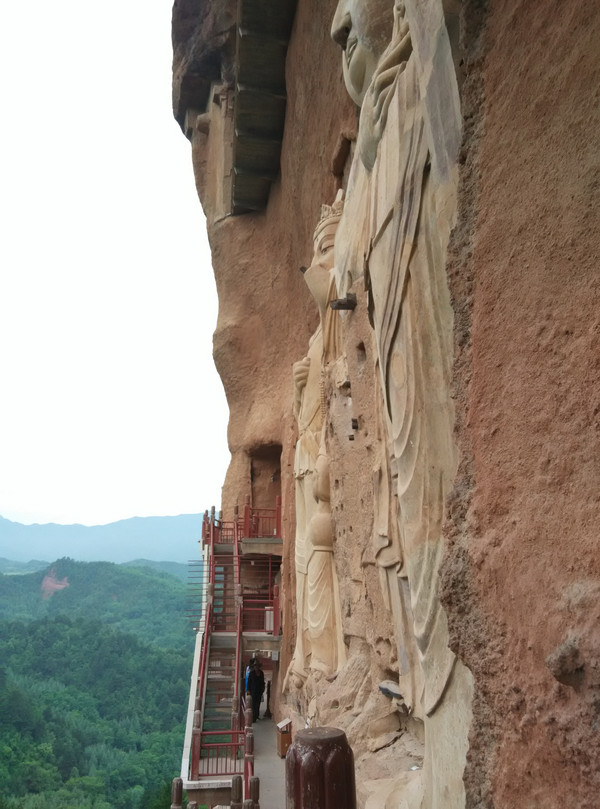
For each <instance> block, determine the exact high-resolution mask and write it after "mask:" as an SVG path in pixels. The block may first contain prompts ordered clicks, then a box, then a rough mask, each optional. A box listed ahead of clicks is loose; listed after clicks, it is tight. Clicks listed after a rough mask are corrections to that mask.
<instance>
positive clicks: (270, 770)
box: [252, 719, 285, 809]
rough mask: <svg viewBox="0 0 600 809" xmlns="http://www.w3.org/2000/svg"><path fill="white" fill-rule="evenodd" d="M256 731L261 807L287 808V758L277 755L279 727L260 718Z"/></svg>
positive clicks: (255, 744) (256, 773) (256, 770)
mask: <svg viewBox="0 0 600 809" xmlns="http://www.w3.org/2000/svg"><path fill="white" fill-rule="evenodd" d="M252 730H253V731H254V774H255V775H258V777H259V778H260V809H285V759H284V758H279V756H278V755H277V727H276V725H275V722H273V720H272V719H259V721H258V722H255V723H254V724H253V725H252Z"/></svg>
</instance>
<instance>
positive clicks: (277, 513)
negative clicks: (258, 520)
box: [275, 494, 281, 539]
mask: <svg viewBox="0 0 600 809" xmlns="http://www.w3.org/2000/svg"><path fill="white" fill-rule="evenodd" d="M275 531H276V534H275V536H276V537H277V538H278V539H281V495H280V494H278V495H277V497H276V498H275Z"/></svg>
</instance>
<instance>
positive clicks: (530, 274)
mask: <svg viewBox="0 0 600 809" xmlns="http://www.w3.org/2000/svg"><path fill="white" fill-rule="evenodd" d="M475 5H476V4H472V7H473V10H472V13H471V8H470V7H469V6H467V8H466V9H465V12H466V15H467V19H466V22H467V26H466V36H465V40H466V47H467V58H468V60H469V64H470V70H469V79H468V82H467V85H466V86H465V87H464V101H463V112H464V114H465V116H466V126H465V142H464V146H463V152H464V158H465V163H464V166H463V185H462V205H461V207H460V209H459V210H460V217H459V229H457V231H456V233H455V254H454V257H453V260H452V262H451V266H450V276H451V278H452V290H453V293H454V307H455V310H456V311H457V312H458V313H459V317H457V326H458V328H457V330H456V338H457V339H456V356H457V361H456V363H455V385H456V388H455V390H456V395H457V400H458V402H459V405H460V407H459V416H458V424H457V427H458V430H457V435H458V441H459V445H460V449H461V453H462V458H463V461H462V467H461V472H460V474H459V478H458V482H457V485H456V488H455V496H454V500H453V502H452V504H451V520H450V526H449V528H450V534H451V536H452V538H453V544H452V547H451V551H450V554H449V556H448V559H447V563H446V568H445V587H446V599H447V604H448V610H449V614H450V619H451V624H452V627H453V629H454V642H455V644H456V646H457V648H458V650H459V653H460V654H461V656H462V657H463V659H464V660H465V661H466V663H467V665H469V666H470V667H471V668H472V670H473V673H474V675H475V683H476V689H475V712H474V720H473V727H472V731H471V753H470V763H469V766H468V768H467V780H468V783H469V785H470V792H469V794H470V799H471V805H473V806H490V807H491V806H496V807H499V806H502V807H516V806H518V805H523V800H522V797H523V795H525V796H526V799H525V805H527V806H536V807H537V806H552V807H555V806H556V807H558V806H563V805H573V806H575V805H576V806H579V807H584V806H585V807H588V806H589V807H591V806H595V805H596V804H597V801H598V798H597V796H598V789H599V784H598V771H597V768H596V767H595V766H594V765H593V764H592V762H593V761H595V760H597V757H598V753H599V750H598V733H597V731H596V727H597V717H598V713H597V712H598V693H599V692H598V685H599V683H598V626H599V624H598V600H597V595H596V594H597V591H598V586H599V583H600V579H599V573H600V570H599V563H598V554H597V525H598V517H599V502H598V482H599V479H598V477H599V473H600V465H599V463H598V458H599V457H600V456H599V450H600V445H599V431H598V428H599V421H598V407H597V403H598V391H599V382H600V376H599V370H600V369H599V366H598V357H599V353H598V346H599V344H598V339H599V337H598V302H599V291H600V290H599V277H598V257H599V255H600V249H599V247H600V243H599V237H598V229H597V227H595V226H594V225H593V224H592V221H593V219H594V218H595V216H596V214H595V211H596V209H597V206H598V193H599V192H598V146H599V132H600V129H599V123H600V120H599V117H600V113H599V109H600V108H599V105H598V86H599V84H598V80H599V78H600V59H599V57H598V50H597V47H596V44H595V43H596V42H597V37H598V33H599V32H600V12H599V10H598V7H597V4H594V3H566V4H563V3H561V4H558V3H553V2H544V3H541V4H538V3H536V4H535V6H532V5H531V4H528V3H524V2H518V0H512V1H508V2H493V3H489V4H488V7H487V11H486V12H485V13H482V12H481V11H478V10H477V9H476V8H475ZM519 794H520V796H521V797H519Z"/></svg>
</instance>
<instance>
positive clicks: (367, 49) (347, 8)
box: [331, 0, 394, 107]
mask: <svg viewBox="0 0 600 809" xmlns="http://www.w3.org/2000/svg"><path fill="white" fill-rule="evenodd" d="M393 7H394V3H393V0H339V2H338V5H337V9H336V11H335V16H334V18H333V23H332V25H331V38H332V39H333V41H334V42H336V43H337V44H338V45H339V46H340V47H341V48H342V50H343V51H344V55H343V61H342V67H343V71H344V82H345V84H346V89H347V90H348V93H349V95H350V97H351V98H352V100H353V101H354V103H355V104H357V105H358V106H359V107H360V106H362V103H363V99H364V97H365V93H366V91H367V88H368V87H369V84H370V83H371V79H372V77H373V74H374V72H375V68H376V66H377V62H378V61H379V59H380V58H381V56H382V54H383V52H384V50H385V49H386V47H387V46H388V44H389V42H390V40H391V38H392V27H393V21H394V19H393Z"/></svg>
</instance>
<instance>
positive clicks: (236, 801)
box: [188, 775, 244, 809]
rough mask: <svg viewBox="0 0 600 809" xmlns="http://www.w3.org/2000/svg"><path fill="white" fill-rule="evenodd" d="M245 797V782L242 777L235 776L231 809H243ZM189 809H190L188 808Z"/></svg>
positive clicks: (232, 781) (232, 784) (232, 785)
mask: <svg viewBox="0 0 600 809" xmlns="http://www.w3.org/2000/svg"><path fill="white" fill-rule="evenodd" d="M243 797H244V781H243V779H242V776H241V775H234V776H233V778H232V779H231V806H230V809H242V798H243ZM188 809H189V807H188Z"/></svg>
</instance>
